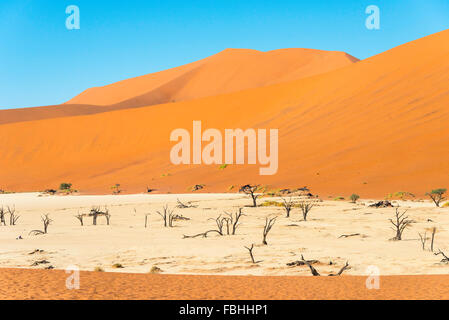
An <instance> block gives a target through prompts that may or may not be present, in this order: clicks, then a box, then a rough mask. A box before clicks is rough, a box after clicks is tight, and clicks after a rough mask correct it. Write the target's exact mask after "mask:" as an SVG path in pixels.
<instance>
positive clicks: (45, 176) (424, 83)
mask: <svg viewBox="0 0 449 320" xmlns="http://www.w3.org/2000/svg"><path fill="white" fill-rule="evenodd" d="M448 71H449V31H443V32H440V33H438V34H434V35H431V36H429V37H426V38H423V39H419V40H416V41H414V42H411V43H408V44H405V45H402V46H400V47H397V48H395V49H392V50H390V51H387V52H385V53H382V54H380V55H378V56H375V57H372V58H370V59H367V60H364V61H361V62H358V63H356V64H352V65H350V66H347V67H345V68H342V69H339V70H336V71H333V72H329V73H325V74H321V75H317V76H313V77H309V78H305V79H301V80H295V81H291V82H287V83H281V84H276V85H272V86H268V87H263V88H256V89H249V90H246V91H240V92H235V93H231V94H226V95H219V96H213V97H207V98H203V99H198V100H193V101H185V102H178V103H170V104H162V105H155V106H151V107H143V108H138V109H126V110H120V111H115V112H106V113H102V114H95V115H89V116H78V117H65V118H58V119H47V120H41V121H31V122H24V123H13V124H6V125H2V126H0V145H1V146H2V150H3V152H2V156H1V157H0V168H1V171H0V185H1V186H2V187H3V188H4V189H8V190H15V191H23V190H36V189H43V188H47V187H55V186H56V185H58V184H59V183H60V182H63V181H70V182H72V183H74V185H75V186H76V188H78V189H80V190H82V191H85V192H110V186H111V185H113V184H115V183H120V184H121V185H122V187H123V189H124V190H125V191H126V192H143V191H144V190H145V187H146V186H149V187H151V188H154V189H158V190H160V191H164V192H167V191H169V192H185V191H186V190H187V188H188V187H189V186H192V185H194V184H205V185H206V187H205V189H204V191H206V192H213V191H226V190H228V189H229V188H230V186H232V185H234V186H238V185H240V184H243V183H260V184H267V185H271V186H273V187H297V186H304V185H307V186H309V187H311V188H312V189H313V190H314V191H315V192H317V193H319V194H321V195H323V196H325V195H333V196H337V195H344V196H347V195H349V194H351V193H353V192H355V193H358V194H360V195H361V196H366V197H367V196H375V197H383V196H385V194H386V193H389V192H395V191H409V192H413V193H415V194H417V195H423V194H424V192H425V191H428V190H429V189H431V188H435V187H444V186H449V162H448V161H447V159H448V158H449V148H447V144H446V143H445V141H447V140H448V138H449V126H448V125H447V123H448V120H449V108H448V105H449V76H448V74H449V73H448ZM192 120H201V121H202V123H203V127H204V128H217V129H224V128H239V127H240V128H278V129H279V135H280V137H279V171H278V173H277V174H276V175H273V176H259V170H258V169H259V166H258V165H256V166H254V165H252V166H237V165H231V166H229V167H227V168H226V169H224V170H219V168H218V166H193V165H192V166H178V167H177V166H174V165H171V164H170V159H169V150H170V148H171V146H172V145H173V144H171V143H170V141H169V136H170V132H171V131H172V130H173V129H176V128H191V126H192ZM234 190H235V189H234Z"/></svg>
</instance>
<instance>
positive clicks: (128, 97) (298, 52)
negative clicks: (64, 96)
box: [0, 48, 358, 124]
mask: <svg viewBox="0 0 449 320" xmlns="http://www.w3.org/2000/svg"><path fill="white" fill-rule="evenodd" d="M357 61H358V59H357V58H354V57H352V56H350V55H349V54H347V53H344V52H336V51H322V50H313V49H300V48H292V49H280V50H273V51H268V52H261V51H257V50H249V49H226V50H224V51H222V52H220V53H218V54H215V55H213V56H210V57H208V58H205V59H202V60H199V61H196V62H193V63H189V64H187V65H183V66H180V67H176V68H172V69H168V70H164V71H160V72H156V73H151V74H148V75H144V76H140V77H136V78H131V79H126V80H122V81H119V82H116V83H113V84H110V85H106V86H103V87H94V88H90V89H87V90H85V91H84V92H82V93H81V94H79V95H77V96H76V97H74V98H72V99H70V100H69V101H67V102H66V103H64V104H62V105H54V106H44V107H36V108H19V109H10V110H0V124H5V123H13V122H23V121H33V120H42V119H49V118H60V117H67V116H77V115H89V114H95V113H103V112H108V111H114V110H120V109H128V108H138V107H144V106H150V105H157V104H164V103H174V102H179V101H186V100H193V99H198V98H202V97H207V96H214V95H218V94H225V93H230V92H235V91H240V90H245V89H249V88H257V87H262V86H267V85H271V84H275V83H281V82H288V81H291V80H297V79H302V78H306V77H309V76H313V75H316V74H320V73H325V72H328V71H332V70H335V69H339V68H342V67H345V66H348V65H351V64H352V63H355V62H357Z"/></svg>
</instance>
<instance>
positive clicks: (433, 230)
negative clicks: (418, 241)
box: [430, 227, 437, 252]
mask: <svg viewBox="0 0 449 320" xmlns="http://www.w3.org/2000/svg"><path fill="white" fill-rule="evenodd" d="M436 232H437V228H436V227H433V228H432V240H431V242H430V251H432V252H433V241H434V240H435V233H436Z"/></svg>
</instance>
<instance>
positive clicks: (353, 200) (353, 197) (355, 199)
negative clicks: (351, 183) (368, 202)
mask: <svg viewBox="0 0 449 320" xmlns="http://www.w3.org/2000/svg"><path fill="white" fill-rule="evenodd" d="M349 199H351V202H352V203H356V202H357V200H359V199H360V196H359V195H358V194H355V193H354V194H352V195H351V196H350V197H349Z"/></svg>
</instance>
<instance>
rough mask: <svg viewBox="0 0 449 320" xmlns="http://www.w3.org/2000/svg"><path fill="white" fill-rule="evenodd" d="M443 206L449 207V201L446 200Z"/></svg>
mask: <svg viewBox="0 0 449 320" xmlns="http://www.w3.org/2000/svg"><path fill="white" fill-rule="evenodd" d="M441 207H442V208H449V202H446V203H445V204H443V205H442V206H441Z"/></svg>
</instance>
